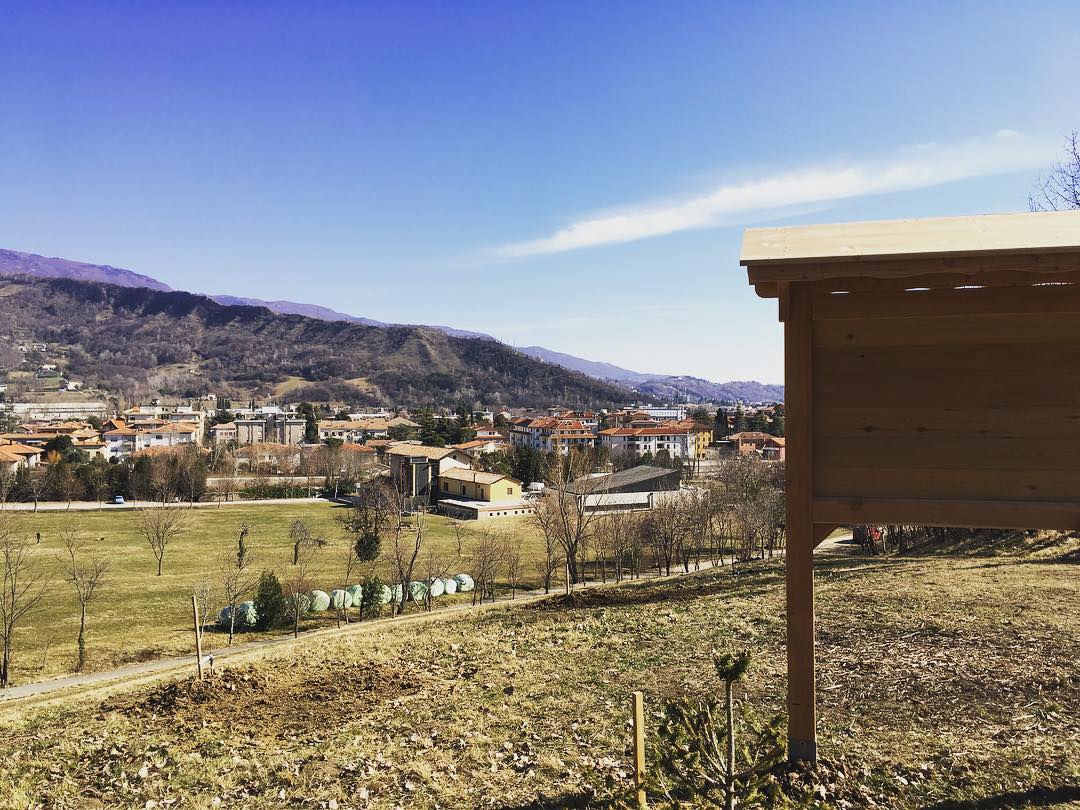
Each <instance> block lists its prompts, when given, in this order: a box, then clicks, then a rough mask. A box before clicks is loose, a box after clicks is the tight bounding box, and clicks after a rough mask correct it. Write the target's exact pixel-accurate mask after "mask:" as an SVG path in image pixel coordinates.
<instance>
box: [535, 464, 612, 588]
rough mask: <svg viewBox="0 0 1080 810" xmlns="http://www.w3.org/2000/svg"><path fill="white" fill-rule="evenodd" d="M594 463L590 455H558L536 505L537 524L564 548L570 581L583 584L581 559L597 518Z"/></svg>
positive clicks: (549, 470)
mask: <svg viewBox="0 0 1080 810" xmlns="http://www.w3.org/2000/svg"><path fill="white" fill-rule="evenodd" d="M591 471H592V462H591V459H590V458H589V456H588V454H586V453H579V452H576V451H574V450H571V451H570V452H569V453H568V454H567V455H566V456H565V457H560V456H558V455H556V456H555V457H554V458H553V459H551V460H549V461H548V463H547V465H546V469H545V480H546V488H545V491H544V496H543V497H542V498H540V500H539V501H538V502H537V504H536V508H535V509H534V511H533V518H532V519H533V521H534V522H535V523H536V525H537V526H538V527H539V529H540V531H541V532H542V533H543V535H544V537H545V538H547V539H548V540H552V539H553V540H555V541H556V542H558V543H559V545H560V546H562V551H563V555H564V559H565V560H566V563H567V565H568V566H569V568H570V581H571V582H572V583H577V582H580V581H582V578H583V575H584V571H583V570H582V564H581V563H582V558H581V555H582V554H583V552H584V551H585V549H586V546H587V544H588V540H589V536H590V533H591V532H592V524H593V521H594V520H596V518H597V509H596V507H597V506H598V504H596V503H591V502H590V501H593V500H596V493H595V489H596V482H595V481H594V479H592V478H590V477H588V476H589V473H590V472H591Z"/></svg>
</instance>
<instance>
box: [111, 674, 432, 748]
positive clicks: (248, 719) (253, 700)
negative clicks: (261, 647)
mask: <svg viewBox="0 0 1080 810" xmlns="http://www.w3.org/2000/svg"><path fill="white" fill-rule="evenodd" d="M425 685H426V683H425V681H424V680H423V679H422V678H420V677H419V676H418V675H415V674H413V673H409V672H405V671H402V670H401V669H397V668H392V667H387V666H381V665H378V664H374V663H372V662H364V661H356V660H348V661H344V660H342V661H319V662H318V663H316V664H312V665H310V666H307V665H305V664H303V663H301V662H297V661H286V662H282V666H280V667H279V668H275V669H270V668H269V667H268V666H266V665H263V666H258V667H254V666H247V667H234V668H223V669H219V670H218V672H217V673H216V674H215V675H214V676H213V677H208V678H206V679H205V680H202V681H199V680H195V679H192V680H185V681H178V682H175V683H171V684H168V685H166V686H163V687H160V688H157V689H154V690H152V691H150V692H148V693H146V692H144V693H142V695H140V696H139V697H137V698H135V699H132V700H128V701H118V702H115V703H107V704H105V705H103V706H102V710H103V711H106V712H109V711H115V712H119V713H121V714H123V715H124V716H127V717H131V718H133V719H136V718H137V719H140V720H143V721H150V722H158V723H162V724H165V725H169V726H171V727H181V728H182V727H184V726H209V725H215V726H227V727H228V728H229V729H230V730H231V731H233V732H237V733H245V734H252V735H257V736H262V737H275V736H276V737H286V736H296V735H301V734H304V733H319V732H320V731H321V729H323V728H325V727H326V726H327V725H340V724H341V723H343V722H347V721H349V720H351V719H354V718H356V717H360V716H362V715H364V714H367V713H369V712H370V711H371V709H372V706H373V705H374V704H381V703H384V702H387V701H390V700H393V699H396V698H398V697H400V696H402V695H407V694H411V693H414V692H417V691H419V690H420V689H421V688H423V687H424V686H425Z"/></svg>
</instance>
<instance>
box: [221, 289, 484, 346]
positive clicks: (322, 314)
mask: <svg viewBox="0 0 1080 810" xmlns="http://www.w3.org/2000/svg"><path fill="white" fill-rule="evenodd" d="M209 297H210V298H212V299H213V300H215V301H217V302H218V303H219V304H225V305H226V306H230V307H231V306H253V307H266V308H267V309H269V310H270V311H272V312H280V313H281V314H282V315H303V316H304V317H307V318H318V319H319V320H321V321H347V322H348V323H359V324H363V325H364V326H376V327H379V328H380V329H388V328H390V327H391V326H418V327H421V328H423V329H437V330H438V331H440V332H445V333H446V334H448V335H451V336H452V337H461V338H479V339H481V340H495V338H493V337H492V336H491V335H485V334H484V333H483V332H470V331H469V330H467V329H456V328H454V327H453V326H437V325H431V324H399V323H386V322H385V321H376V320H372V319H371V318H359V317H357V316H356V315H346V314H345V313H344V312H338V311H337V310H335V309H330V308H329V307H321V306H319V305H318V304H300V303H298V302H296V301H263V300H261V299H259V298H238V297H237V296H235V295H211V296H209Z"/></svg>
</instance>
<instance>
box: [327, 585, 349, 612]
mask: <svg viewBox="0 0 1080 810" xmlns="http://www.w3.org/2000/svg"><path fill="white" fill-rule="evenodd" d="M330 604H331V605H332V606H333V608H334V610H348V609H349V608H351V607H352V606H353V600H352V597H351V596H349V592H348V591H346V590H342V589H341V588H334V590H332V591H330Z"/></svg>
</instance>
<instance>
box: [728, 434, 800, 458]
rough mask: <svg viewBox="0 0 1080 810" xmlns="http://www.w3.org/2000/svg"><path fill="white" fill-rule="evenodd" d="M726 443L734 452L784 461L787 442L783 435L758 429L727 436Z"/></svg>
mask: <svg viewBox="0 0 1080 810" xmlns="http://www.w3.org/2000/svg"><path fill="white" fill-rule="evenodd" d="M724 443H725V444H726V445H727V447H729V448H730V450H731V451H732V452H734V453H739V454H740V455H750V454H754V455H759V456H761V457H762V458H763V459H766V460H769V461H783V460H784V450H785V447H784V445H785V442H784V437H783V436H770V435H769V434H768V433H761V432H759V431H756V430H747V431H743V432H742V433H732V434H731V435H730V436H726V437H725V439H724Z"/></svg>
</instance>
